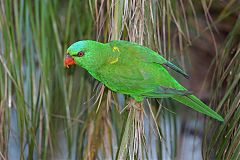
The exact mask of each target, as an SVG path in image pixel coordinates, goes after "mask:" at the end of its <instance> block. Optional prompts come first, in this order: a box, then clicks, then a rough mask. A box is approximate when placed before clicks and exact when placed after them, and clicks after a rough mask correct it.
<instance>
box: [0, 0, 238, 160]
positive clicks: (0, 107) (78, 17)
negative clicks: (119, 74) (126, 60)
mask: <svg viewBox="0 0 240 160" xmlns="http://www.w3.org/2000/svg"><path fill="white" fill-rule="evenodd" d="M239 13H240V2H239V1H238V0H200V1H197V0H0V159H9V160H14V159H162V160H168V159H169V160H170V159H178V160H181V159H184V160H188V159H191V160H200V159H213V160H214V159H240V107H239V106H240V92H239V90H240V43H239V42H240V17H239V16H240V15H239ZM83 39H92V40H97V41H100V42H108V41H111V40H118V39H123V40H129V41H133V42H137V43H139V44H142V45H145V46H147V47H149V48H151V49H153V50H155V51H157V52H158V53H159V54H161V55H162V56H164V57H165V58H166V59H168V60H169V61H171V62H173V63H175V64H176V65H178V66H180V68H183V69H184V70H185V71H186V72H187V73H189V75H190V77H191V78H190V79H184V78H182V77H181V76H179V75H178V74H175V73H172V75H173V76H174V77H175V78H176V79H177V80H178V81H179V82H181V83H182V84H183V85H184V86H186V88H188V89H189V90H191V91H192V92H193V93H194V94H195V95H197V96H198V97H200V98H201V99H202V100H203V101H204V102H205V103H207V104H209V105H210V106H211V107H212V108H213V109H214V110H216V111H217V112H218V113H220V114H221V115H223V117H224V118H225V121H224V122H223V123H220V122H217V121H215V120H213V119H210V118H208V117H205V116H203V115H201V114H198V113H196V112H195V111H192V110H191V109H188V108H187V107H185V106H181V105H180V104H179V103H175V102H173V101H171V100H168V99H164V100H162V99H148V100H147V99H146V100H145V101H144V106H143V108H142V110H138V109H136V108H128V107H126V106H127V104H128V100H129V97H127V96H126V97H124V96H123V95H119V94H116V93H113V92H111V91H109V90H108V89H107V88H105V87H104V86H103V85H102V84H100V83H99V82H97V81H95V80H94V79H93V78H92V77H91V76H90V75H89V74H88V73H87V72H86V71H85V70H83V69H81V68H80V67H77V66H72V67H71V68H70V69H66V68H64V66H63V59H64V56H65V54H66V49H67V47H68V46H70V45H71V44H72V43H73V42H75V41H78V40H83Z"/></svg>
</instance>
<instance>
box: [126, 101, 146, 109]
mask: <svg viewBox="0 0 240 160" xmlns="http://www.w3.org/2000/svg"><path fill="white" fill-rule="evenodd" d="M128 104H129V107H134V108H135V109H137V110H140V111H142V110H143V108H142V106H143V105H142V102H136V100H134V99H130V101H129V103H128Z"/></svg>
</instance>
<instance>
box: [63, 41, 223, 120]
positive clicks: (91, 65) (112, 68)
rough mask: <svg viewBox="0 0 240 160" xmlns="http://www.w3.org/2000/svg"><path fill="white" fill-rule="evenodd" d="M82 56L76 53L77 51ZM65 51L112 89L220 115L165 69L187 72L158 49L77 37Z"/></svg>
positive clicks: (124, 42)
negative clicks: (80, 39)
mask: <svg viewBox="0 0 240 160" xmlns="http://www.w3.org/2000/svg"><path fill="white" fill-rule="evenodd" d="M80 51H81V52H84V56H82V57H78V56H77V55H78V54H77V53H78V52H80ZM67 53H68V54H69V55H70V56H71V57H72V58H73V59H74V61H75V62H76V63H77V64H78V65H80V66H81V67H83V68H85V69H86V70H87V71H88V72H89V73H90V74H91V75H92V76H93V77H94V78H95V79H97V80H99V81H101V82H102V83H103V84H104V85H106V86H107V87H108V88H109V89H111V90H112V91H115V92H118V93H122V94H127V95H130V96H131V97H133V98H134V99H135V100H136V101H137V102H141V101H142V100H143V99H144V98H145V97H147V98H172V99H175V100H177V101H179V102H181V103H183V104H185V105H187V106H188V107H191V108H192V109H194V110H196V111H198V112H201V113H203V114H206V115H208V116H210V117H212V118H215V119H217V120H219V121H223V118H222V117H221V116H220V115H218V114H217V113H216V112H214V111H213V110H212V109H211V108H210V107H208V106H207V105H205V104H204V103H203V102H201V101H200V100H199V99H198V98H197V97H195V96H193V95H191V93H190V92H189V91H187V90H186V89H185V88H184V87H183V86H182V85H180V84H179V83H178V82H177V81H176V80H175V79H174V78H173V77H172V76H171V75H170V74H169V72H168V71H167V70H166V68H165V66H167V67H169V68H171V69H173V70H174V71H176V72H178V73H181V74H182V75H183V76H185V77H188V75H187V74H186V73H185V72H184V71H182V70H181V69H180V68H178V67H177V66H175V65H174V64H172V63H171V62H169V61H167V60H166V59H165V58H163V57H162V56H160V55H159V54H158V53H157V52H155V51H153V50H151V49H149V48H147V47H144V46H141V45H138V44H136V43H132V42H128V41H112V42H109V43H105V44H103V43H99V42H96V41H90V40H86V41H79V42H76V43H74V44H73V45H71V46H70V47H69V48H68V50H67Z"/></svg>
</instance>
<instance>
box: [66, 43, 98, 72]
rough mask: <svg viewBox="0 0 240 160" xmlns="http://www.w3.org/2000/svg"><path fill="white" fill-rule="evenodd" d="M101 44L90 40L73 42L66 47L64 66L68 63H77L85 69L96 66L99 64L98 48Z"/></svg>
mask: <svg viewBox="0 0 240 160" xmlns="http://www.w3.org/2000/svg"><path fill="white" fill-rule="evenodd" d="M102 46H103V44H102V43H99V42H96V41H91V40H83V41H78V42H75V43H73V44H72V45H71V46H70V47H69V48H68V49H67V55H66V57H65V59H64V66H66V67H69V65H73V64H78V65H80V66H81V67H83V68H85V69H87V70H90V69H93V68H96V67H97V66H98V65H100V64H101V56H100V54H101V52H100V50H101V48H102Z"/></svg>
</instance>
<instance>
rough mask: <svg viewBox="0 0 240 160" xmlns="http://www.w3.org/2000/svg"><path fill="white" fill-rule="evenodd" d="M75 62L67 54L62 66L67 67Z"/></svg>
mask: <svg viewBox="0 0 240 160" xmlns="http://www.w3.org/2000/svg"><path fill="white" fill-rule="evenodd" d="M73 64H76V62H75V61H74V59H73V58H72V57H71V56H70V55H69V54H67V55H66V57H65V59H64V66H65V67H67V68H69V66H70V65H73Z"/></svg>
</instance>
